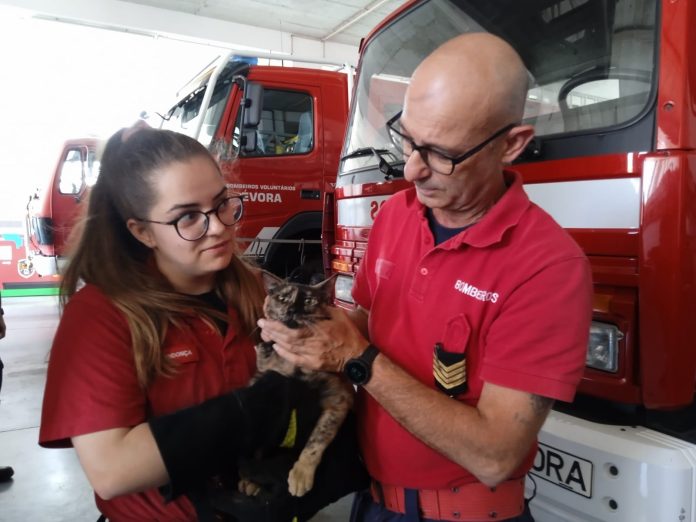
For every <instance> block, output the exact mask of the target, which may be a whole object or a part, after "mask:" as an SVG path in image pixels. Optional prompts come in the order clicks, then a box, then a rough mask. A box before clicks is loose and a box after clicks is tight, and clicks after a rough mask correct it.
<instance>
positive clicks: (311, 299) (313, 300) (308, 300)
mask: <svg viewBox="0 0 696 522" xmlns="http://www.w3.org/2000/svg"><path fill="white" fill-rule="evenodd" d="M304 304H305V306H314V305H316V304H317V298H316V297H305V300H304Z"/></svg>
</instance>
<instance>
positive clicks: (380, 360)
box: [259, 33, 592, 521]
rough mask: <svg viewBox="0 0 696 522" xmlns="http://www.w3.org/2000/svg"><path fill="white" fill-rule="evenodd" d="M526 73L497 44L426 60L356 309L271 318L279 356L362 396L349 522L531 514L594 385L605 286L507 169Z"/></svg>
mask: <svg viewBox="0 0 696 522" xmlns="http://www.w3.org/2000/svg"><path fill="white" fill-rule="evenodd" d="M527 78H528V76H527V71H526V69H525V67H524V65H523V63H522V60H521V59H520V57H519V56H518V55H517V53H516V52H515V51H514V50H513V49H512V48H511V47H510V46H509V45H508V44H507V43H505V42H504V41H502V40H501V39H499V38H497V37H495V36H492V35H490V34H484V33H481V34H478V33H477V34H468V35H462V36H459V37H457V38H454V39H452V40H450V41H448V42H446V43H445V44H443V45H442V46H441V47H440V48H438V49H436V50H435V51H434V52H433V53H432V54H431V55H430V56H429V57H427V58H426V59H425V60H424V61H423V63H422V64H421V65H420V66H419V67H418V68H417V69H416V71H415V72H414V74H413V77H412V79H411V83H410V85H409V87H408V90H407V92H406V97H405V100H404V109H403V113H402V114H401V115H400V117H399V116H398V115H397V116H395V118H392V119H391V120H390V121H389V122H388V127H389V132H390V134H391V137H392V140H393V141H394V144H395V146H396V147H397V148H398V149H401V150H402V151H403V153H404V159H405V162H406V163H405V167H404V176H405V178H406V179H407V180H408V181H409V182H411V183H412V184H413V187H412V188H410V189H408V190H405V191H402V192H400V193H398V194H396V195H394V196H393V197H392V198H391V199H390V200H389V201H388V202H387V203H386V204H385V205H384V207H383V208H382V209H381V210H380V213H379V214H378V216H377V218H376V220H375V223H374V226H373V228H372V230H371V232H370V238H369V243H368V248H367V252H366V254H365V257H364V259H363V261H362V263H361V265H360V270H359V272H358V274H357V277H356V281H355V286H354V288H353V297H354V298H355V302H356V303H357V304H358V305H359V307H358V309H357V310H356V311H355V312H353V313H352V314H350V318H346V316H345V314H343V313H341V312H340V311H338V310H332V312H331V315H332V320H331V321H326V322H322V323H320V324H319V325H318V326H317V327H316V328H314V329H312V331H308V330H300V331H295V330H290V329H286V328H283V327H282V325H280V324H278V323H275V322H272V321H268V320H262V321H260V322H259V325H260V326H261V327H262V330H263V332H262V334H263V336H264V338H266V339H272V340H274V341H275V346H276V350H277V351H278V352H279V353H280V354H281V355H282V356H284V357H286V358H287V359H289V360H290V361H292V362H295V363H297V364H302V365H304V366H307V367H311V368H321V369H324V370H329V371H342V370H345V371H346V373H347V375H348V376H349V377H350V378H352V380H353V382H355V383H356V384H358V385H359V395H358V402H357V408H358V417H359V435H360V442H361V449H362V452H363V455H364V458H365V461H366V465H367V468H368V471H369V472H370V475H371V477H372V479H373V483H372V487H371V490H370V491H368V492H364V493H362V494H358V495H356V499H355V502H354V505H353V518H352V519H351V520H356V521H377V520H389V521H392V520H393V521H397V520H404V521H405V520H452V521H454V520H457V521H465V520H469V521H473V520H476V521H480V520H516V521H529V520H532V518H531V514H530V513H529V509H528V507H527V506H525V503H524V499H523V496H524V491H523V481H524V476H525V474H526V472H527V471H528V470H529V468H530V467H531V464H532V462H533V459H534V454H535V451H536V437H537V434H538V432H539V430H540V428H541V426H542V424H543V422H544V420H545V418H546V416H547V414H548V412H549V410H550V408H551V406H552V403H553V401H554V400H556V399H559V400H564V401H569V400H572V398H573V396H574V393H575V388H576V386H577V384H578V382H579V380H580V378H581V374H582V371H583V367H584V360H585V350H586V346H587V337H588V332H589V325H590V316H591V305H590V301H591V291H592V289H591V277H590V269H589V264H588V261H587V259H586V258H585V256H584V254H583V253H582V251H581V250H580V248H579V247H578V246H577V245H576V244H575V243H574V242H573V240H572V239H571V238H570V236H568V235H567V234H566V232H565V231H564V230H563V229H562V228H561V227H560V226H559V225H557V224H556V223H555V222H554V221H553V220H552V219H551V217H550V216H548V215H547V214H546V213H545V212H544V211H542V210H541V209H539V208H538V207H537V206H536V205H534V204H532V203H530V201H529V200H528V198H527V196H526V194H525V192H524V190H523V188H522V181H521V179H520V177H519V176H518V175H515V174H514V173H513V172H509V171H505V165H509V164H510V163H512V161H513V160H514V159H515V158H516V157H517V156H518V155H519V154H520V153H521V152H522V151H523V150H524V148H525V146H526V145H527V143H529V141H530V139H531V138H532V136H533V132H534V131H533V128H532V127H531V126H529V125H522V124H520V121H521V119H522V116H523V110H524V103H525V99H526V92H527V82H528V80H527ZM452 398H454V399H455V400H452Z"/></svg>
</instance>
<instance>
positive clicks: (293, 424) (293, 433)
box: [280, 408, 297, 448]
mask: <svg viewBox="0 0 696 522" xmlns="http://www.w3.org/2000/svg"><path fill="white" fill-rule="evenodd" d="M296 438H297V410H296V409H295V408H293V409H292V411H291V412H290V422H288V431H287V432H286V433H285V438H284V439H283V442H281V443H280V447H281V448H292V447H293V446H294V445H295V439H296Z"/></svg>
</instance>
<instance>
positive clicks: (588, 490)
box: [529, 442, 592, 498]
mask: <svg viewBox="0 0 696 522" xmlns="http://www.w3.org/2000/svg"><path fill="white" fill-rule="evenodd" d="M529 472H530V473H531V474H532V475H534V476H535V477H539V478H541V479H544V480H546V481H548V482H551V483H552V484H556V485H557V486H560V487H562V488H563V489H567V490H568V491H572V492H573V493H577V494H578V495H582V496H583V497H587V498H592V462H590V461H589V460H585V459H582V458H580V457H577V456H575V455H571V454H570V453H566V452H565V451H561V450H559V449H558V448H554V447H552V446H549V445H548V444H544V443H542V442H540V443H539V449H538V451H537V454H536V456H535V457H534V465H533V466H532V469H531V470H530V471H529Z"/></svg>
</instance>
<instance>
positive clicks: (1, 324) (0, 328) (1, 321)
mask: <svg viewBox="0 0 696 522" xmlns="http://www.w3.org/2000/svg"><path fill="white" fill-rule="evenodd" d="M5 331H6V327H5V318H4V317H3V316H2V315H0V339H2V338H3V337H5Z"/></svg>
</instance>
